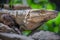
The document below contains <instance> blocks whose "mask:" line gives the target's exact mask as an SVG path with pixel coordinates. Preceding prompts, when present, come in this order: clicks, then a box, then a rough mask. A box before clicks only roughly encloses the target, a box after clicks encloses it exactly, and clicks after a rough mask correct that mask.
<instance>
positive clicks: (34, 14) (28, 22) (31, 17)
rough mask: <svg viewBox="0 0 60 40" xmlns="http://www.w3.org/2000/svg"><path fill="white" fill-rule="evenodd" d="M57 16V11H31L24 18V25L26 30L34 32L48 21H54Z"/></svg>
mask: <svg viewBox="0 0 60 40" xmlns="http://www.w3.org/2000/svg"><path fill="white" fill-rule="evenodd" d="M57 14H58V13H57V11H48V10H31V11H30V12H29V13H28V14H27V16H26V19H25V24H24V25H25V27H26V29H27V30H34V29H36V28H37V27H38V26H41V25H42V24H43V23H45V22H47V21H48V20H51V19H54V18H55V17H56V16H57Z"/></svg>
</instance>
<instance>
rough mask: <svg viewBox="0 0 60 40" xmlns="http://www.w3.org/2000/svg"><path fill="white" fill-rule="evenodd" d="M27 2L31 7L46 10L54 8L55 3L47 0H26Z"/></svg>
mask: <svg viewBox="0 0 60 40" xmlns="http://www.w3.org/2000/svg"><path fill="white" fill-rule="evenodd" d="M27 2H28V5H29V6H30V7H31V8H32V9H47V10H55V9H56V6H55V4H54V3H50V2H49V1H48V0H27Z"/></svg>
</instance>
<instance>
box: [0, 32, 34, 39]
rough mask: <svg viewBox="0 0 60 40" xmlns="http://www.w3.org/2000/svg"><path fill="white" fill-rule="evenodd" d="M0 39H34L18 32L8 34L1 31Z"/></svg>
mask: <svg viewBox="0 0 60 40" xmlns="http://www.w3.org/2000/svg"><path fill="white" fill-rule="evenodd" d="M0 39H3V40H34V39H32V38H30V37H27V36H23V35H18V34H10V33H9V34H8V33H0Z"/></svg>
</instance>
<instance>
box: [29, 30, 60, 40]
mask: <svg viewBox="0 0 60 40" xmlns="http://www.w3.org/2000/svg"><path fill="white" fill-rule="evenodd" d="M30 37H31V38H33V39H35V40H60V36H59V35H57V34H55V33H53V32H49V31H40V32H36V33H34V34H33V35H32V36H30Z"/></svg>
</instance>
